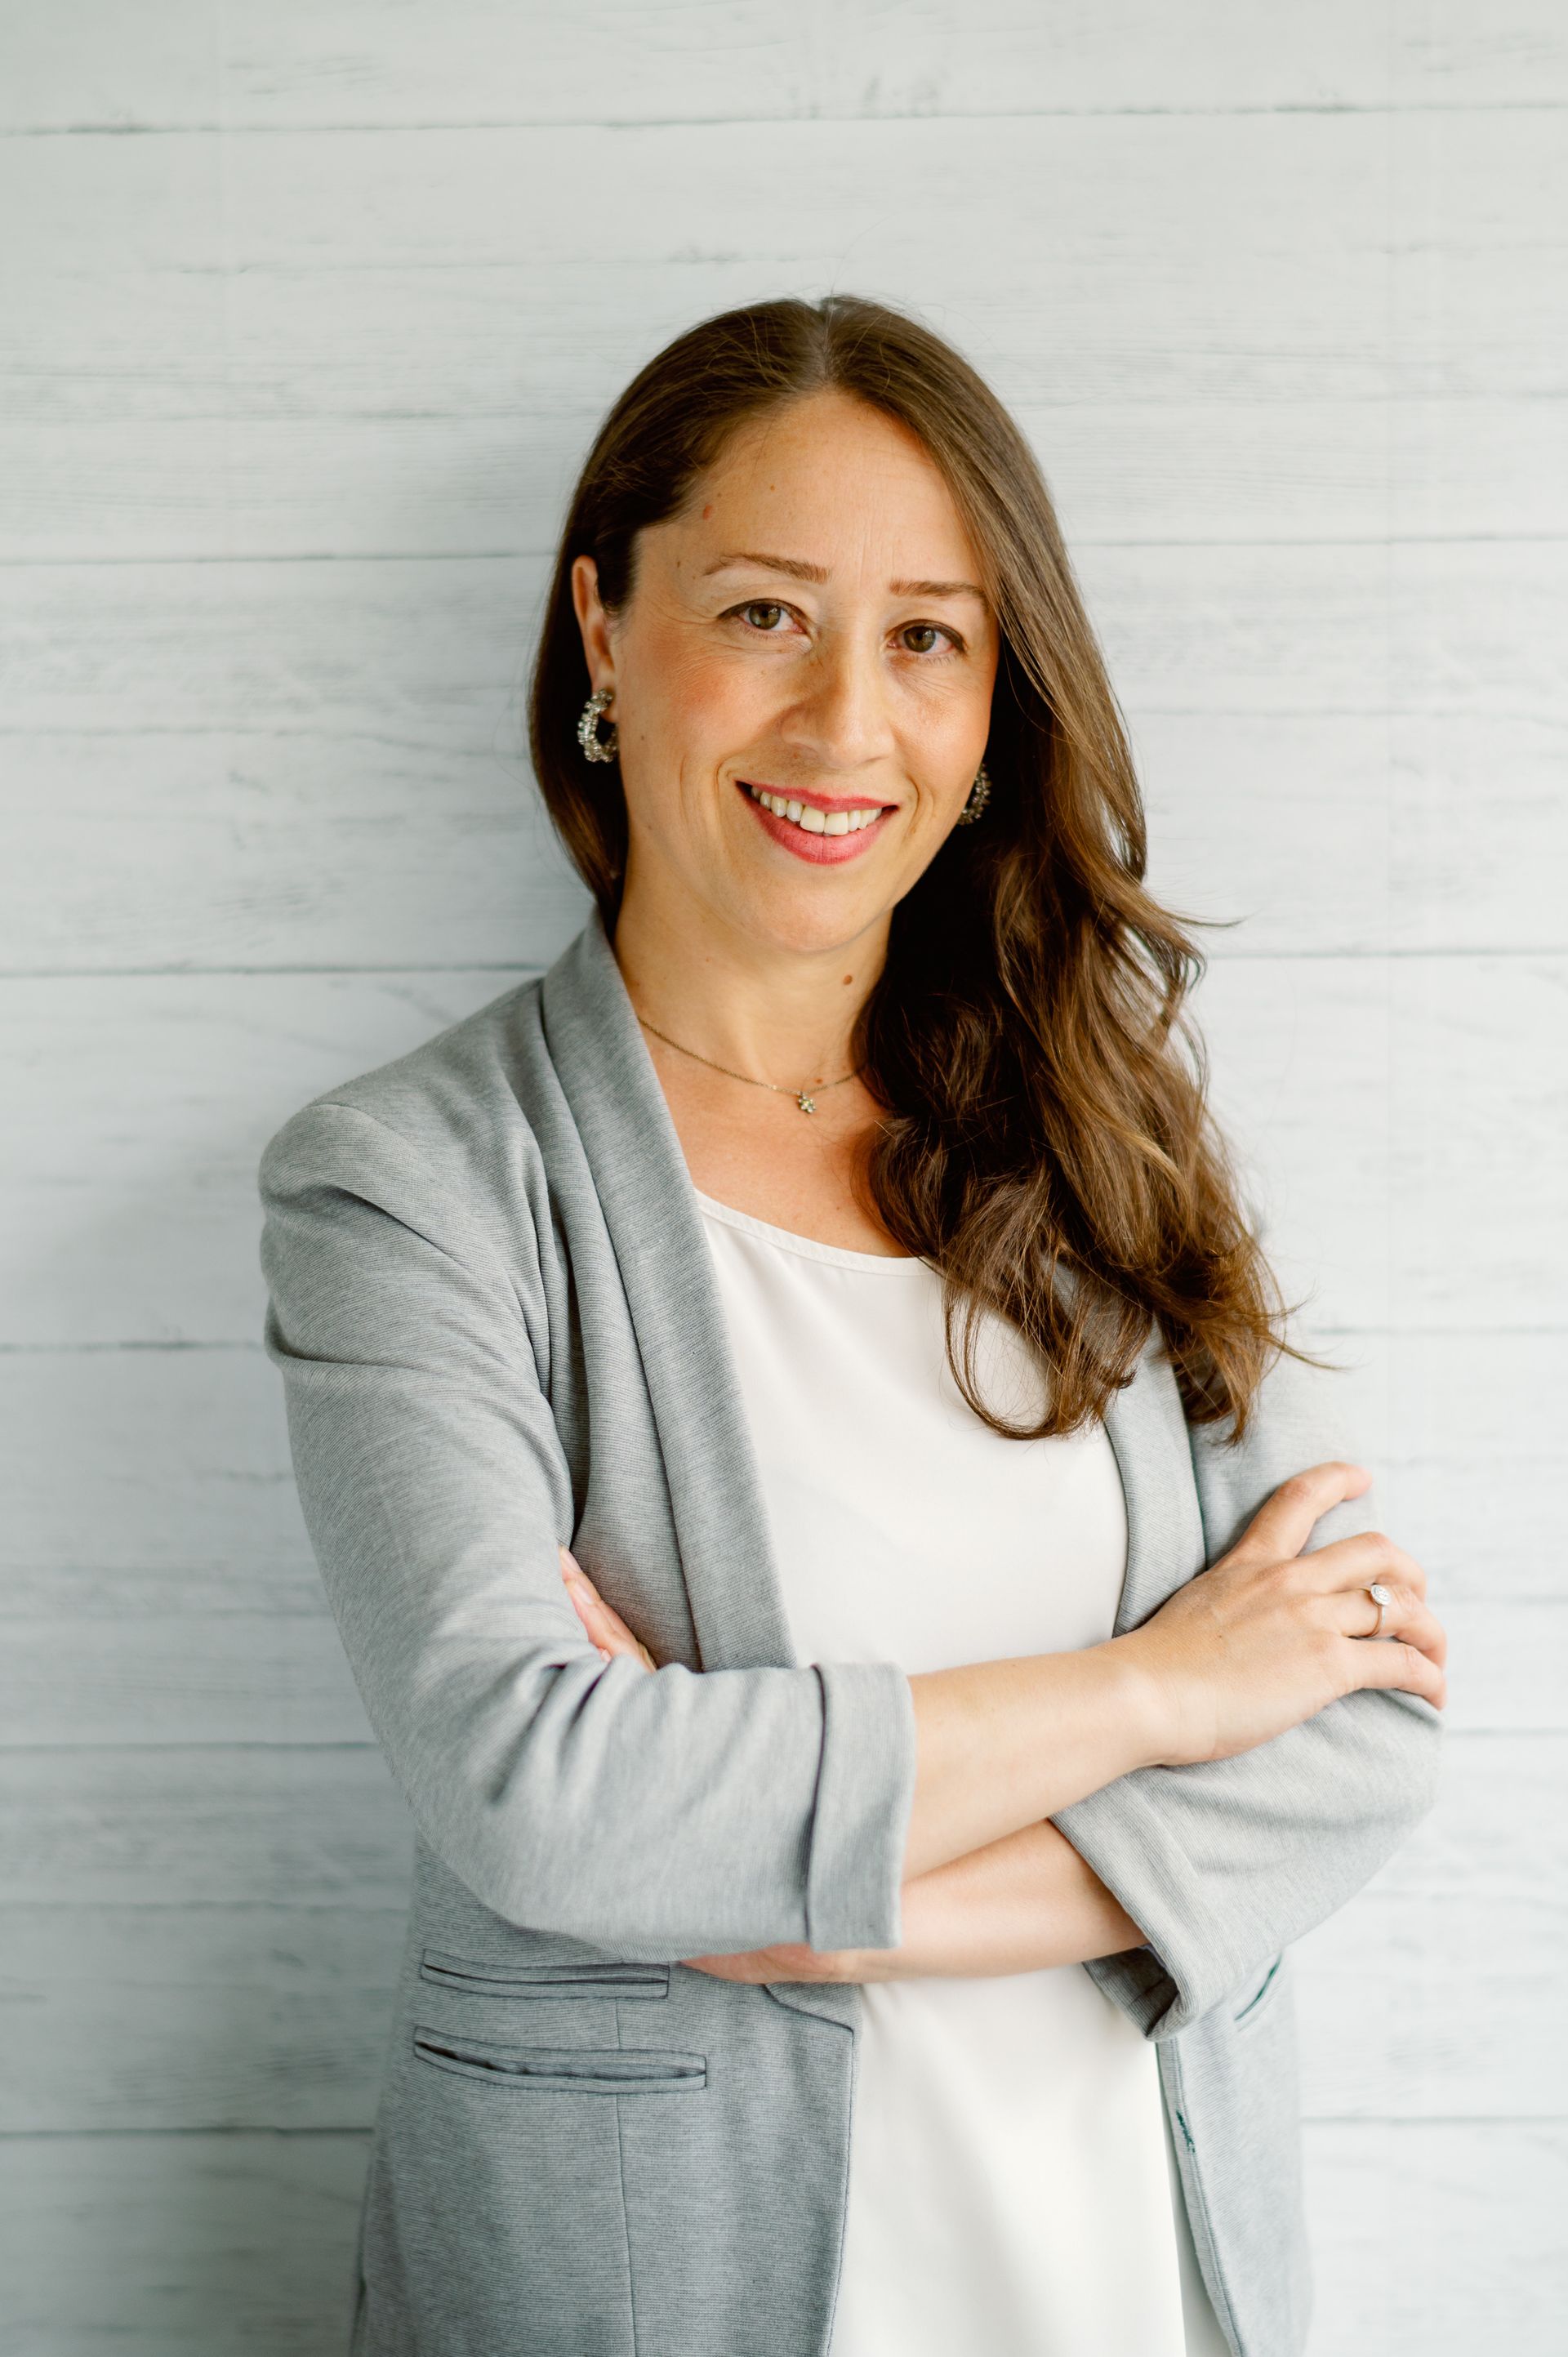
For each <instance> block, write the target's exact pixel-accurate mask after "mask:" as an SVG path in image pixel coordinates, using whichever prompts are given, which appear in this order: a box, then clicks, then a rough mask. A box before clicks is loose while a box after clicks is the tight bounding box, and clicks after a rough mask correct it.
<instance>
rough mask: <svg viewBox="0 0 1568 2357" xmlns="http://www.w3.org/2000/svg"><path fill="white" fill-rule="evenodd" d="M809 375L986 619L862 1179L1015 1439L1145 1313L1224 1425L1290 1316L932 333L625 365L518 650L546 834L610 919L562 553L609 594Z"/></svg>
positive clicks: (1078, 709) (1071, 660) (1115, 774)
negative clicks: (1031, 1384)
mask: <svg viewBox="0 0 1568 2357" xmlns="http://www.w3.org/2000/svg"><path fill="white" fill-rule="evenodd" d="M829 389H832V390H834V391H837V392H841V393H847V394H850V395H853V396H854V398H856V399H858V400H860V401H864V402H865V403H867V404H870V406H871V407H873V408H875V409H877V410H880V411H882V412H883V413H885V414H886V415H887V416H889V417H891V418H894V419H896V420H897V422H898V423H899V424H900V425H904V426H906V427H908V429H909V430H910V431H911V432H912V433H913V434H915V435H916V436H918V439H919V441H920V442H921V443H922V444H923V445H924V447H925V448H926V450H927V452H928V453H929V457H931V459H932V461H933V462H934V464H935V465H936V466H937V468H939V469H940V472H941V474H942V476H943V477H944V479H945V480H946V482H947V485H948V488H949V490H950V493H951V496H952V498H953V500H954V502H955V504H956V506H957V508H958V511H959V512H960V514H961V517H962V519H963V521H964V522H965V524H966V526H967V527H968V530H969V533H970V536H971V538H972V542H973V544H974V546H975V548H976V550H977V552H978V554H979V556H980V560H981V564H982V566H983V584H984V587H985V589H986V593H987V595H988V596H989V597H990V598H991V600H992V603H993V608H994V610H995V613H996V616H997V619H998V623H999V626H1000V633H1001V639H1002V652H1001V660H1000V662H999V665H998V671H997V677H996V684H995V689H994V693H993V700H992V714H991V732H990V737H989V739H988V742H987V746H986V754H985V759H986V766H987V769H988V770H989V772H990V775H991V778H992V780H993V793H992V797H991V802H990V806H989V808H988V809H987V812H986V814H985V818H984V821H983V823H982V824H980V825H978V826H975V827H973V828H964V829H961V830H960V831H959V832H958V833H957V834H952V835H950V837H949V838H948V840H947V842H946V843H945V844H944V845H942V847H941V849H940V851H939V852H938V854H937V856H936V857H935V858H934V859H933V860H932V861H931V863H930V865H929V867H928V868H927V869H926V871H925V873H924V874H923V875H922V876H921V877H919V879H918V882H917V883H916V884H915V885H914V887H913V888H912V889H911V890H910V891H909V892H908V894H906V896H905V898H904V899H902V900H901V901H900V902H899V904H898V905H897V908H896V909H895V910H894V912H893V918H892V924H891V931H890V938H889V942H888V951H887V960H886V968H885V970H884V972H883V974H882V975H881V977H880V979H879V981H878V982H877V984H876V985H875V988H874V989H873V991H872V992H871V994H870V996H869V997H868V999H867V1002H866V1005H865V1008H864V1010H863V1013H862V1016H861V1020H860V1025H859V1028H858V1031H857V1034H856V1039H855V1042H854V1049H855V1055H856V1060H857V1061H858V1060H864V1063H865V1075H864V1077H865V1082H866V1085H867V1087H868V1088H869V1090H870V1091H871V1092H872V1094H873V1096H874V1097H875V1100H876V1102H877V1103H878V1104H879V1105H880V1106H881V1107H882V1109H883V1116H884V1117H883V1120H882V1122H881V1124H880V1126H879V1130H878V1132H877V1134H876V1135H875V1138H874V1140H873V1142H872V1145H871V1146H870V1149H869V1153H868V1156H867V1157H866V1162H865V1169H864V1171H863V1173H862V1186H863V1189H864V1190H865V1194H866V1197H867V1199H868V1200H869V1202H870V1203H871V1204H872V1205H874V1206H875V1211H876V1212H877V1213H878V1214H879V1216H880V1218H881V1220H882V1222H883V1223H884V1224H885V1226H886V1229H887V1232H888V1233H889V1234H890V1235H892V1236H893V1237H894V1238H895V1239H896V1241H897V1243H900V1244H902V1245H903V1246H904V1247H905V1249H906V1250H907V1251H908V1252H910V1253H912V1254H918V1255H919V1256H920V1257H921V1258H923V1259H925V1260H927V1261H929V1262H930V1263H931V1264H932V1265H933V1266H934V1267H936V1268H937V1269H938V1270H939V1271H940V1275H941V1277H942V1280H943V1292H944V1300H945V1307H946V1322H947V1348H948V1355H949V1359H950V1363H951V1366H952V1371H953V1374H954V1378H955V1380H956V1382H957V1383H958V1385H959V1388H960V1390H961V1393H962V1394H963V1396H964V1398H965V1399H966V1400H967V1401H968V1403H969V1405H970V1406H971V1407H972V1409H973V1410H974V1411H975V1413H976V1414H977V1415H981V1416H983V1418H984V1420H985V1421H986V1422H987V1423H988V1424H990V1425H991V1426H993V1428H994V1429H995V1430H997V1431H999V1432H1004V1433H1006V1434H1008V1435H1009V1436H1011V1437H1017V1438H1020V1439H1022V1438H1033V1437H1045V1436H1047V1435H1050V1434H1056V1433H1064V1432H1069V1431H1071V1430H1073V1429H1075V1428H1076V1427H1077V1426H1079V1425H1080V1424H1082V1423H1083V1422H1084V1421H1085V1420H1086V1419H1089V1418H1091V1417H1093V1418H1098V1417H1101V1416H1102V1415H1104V1412H1105V1409H1106V1406H1107V1405H1108V1403H1109V1401H1110V1398H1111V1395H1112V1393H1113V1392H1114V1391H1116V1390H1118V1389H1119V1388H1121V1387H1122V1385H1123V1384H1125V1383H1128V1382H1130V1381H1131V1380H1132V1375H1133V1368H1134V1365H1135V1363H1136V1361H1137V1359H1138V1357H1139V1355H1140V1353H1141V1352H1142V1351H1143V1349H1144V1345H1145V1343H1146V1342H1147V1340H1148V1338H1149V1335H1150V1332H1151V1329H1153V1328H1154V1327H1155V1326H1156V1325H1157V1327H1158V1329H1159V1330H1160V1334H1161V1338H1162V1344H1163V1348H1164V1350H1165V1352H1166V1354H1167V1355H1168V1357H1169V1359H1170V1361H1171V1362H1172V1364H1173V1366H1174V1368H1175V1371H1176V1379H1177V1382H1178V1383H1179V1386H1180V1390H1181V1394H1182V1400H1183V1404H1184V1407H1185V1409H1186V1412H1187V1418H1188V1420H1189V1421H1190V1422H1193V1423H1215V1422H1218V1421H1219V1420H1220V1419H1221V1418H1224V1417H1226V1416H1230V1418H1232V1419H1233V1428H1232V1431H1231V1432H1230V1435H1229V1436H1228V1437H1230V1438H1231V1439H1234V1440H1240V1437H1242V1434H1243V1433H1244V1432H1245V1429H1246V1426H1247V1421H1248V1415H1249V1411H1250V1408H1251V1402H1252V1399H1253V1396H1254V1394H1256V1391H1257V1389H1258V1386H1259V1384H1260V1383H1261V1382H1262V1378H1263V1376H1264V1375H1265V1374H1266V1373H1267V1372H1268V1369H1269V1367H1270V1365H1271V1364H1272V1363H1273V1359H1274V1357H1275V1355H1276V1354H1277V1353H1279V1352H1281V1351H1283V1352H1288V1354H1289V1355H1290V1356H1291V1357H1293V1358H1297V1359H1301V1360H1303V1361H1308V1362H1309V1363H1314V1364H1322V1363H1324V1362H1323V1361H1313V1360H1310V1359H1309V1354H1308V1353H1307V1352H1305V1351H1301V1350H1298V1349H1297V1348H1296V1347H1295V1346H1294V1344H1293V1343H1291V1342H1290V1341H1288V1340H1286V1338H1285V1320H1286V1318H1288V1317H1289V1316H1290V1315H1291V1314H1293V1312H1292V1311H1291V1310H1290V1309H1287V1308H1286V1307H1285V1305H1284V1304H1283V1300H1282V1297H1281V1295H1280V1292H1279V1287H1278V1285H1277V1282H1276V1280H1275V1278H1274V1276H1273V1271H1272V1270H1271V1268H1270V1267H1269V1265H1268V1263H1267V1261H1266V1260H1265V1259H1264V1256H1263V1254H1262V1246H1261V1244H1260V1242H1259V1240H1258V1238H1257V1236H1256V1235H1255V1234H1254V1233H1253V1232H1252V1231H1251V1227H1250V1226H1249V1223H1248V1221H1247V1218H1246V1216H1245V1213H1244V1210H1243V1207H1242V1202H1241V1197H1240V1187H1239V1184H1238V1180H1237V1176H1236V1173H1235V1170H1234V1168H1233V1166H1232V1164H1231V1161H1230V1155H1229V1152H1228V1150H1227V1147H1226V1145H1225V1143H1224V1141H1223V1139H1222V1138H1221V1136H1220V1135H1219V1132H1218V1130H1217V1128H1216V1126H1215V1125H1214V1122H1213V1120H1212V1117H1211V1115H1210V1114H1209V1111H1208V1062H1207V1056H1206V1051H1205V1049H1204V1045H1203V1041H1202V1039H1201V1036H1200V1034H1199V1033H1198V1031H1197V1028H1196V1026H1195V1024H1194V1022H1193V1020H1192V1017H1191V1015H1190V1013H1189V1011H1188V1010H1187V999H1188V996H1189V995H1190V993H1191V992H1192V990H1193V988H1194V987H1195V985H1197V982H1198V981H1199V980H1200V979H1201V976H1202V974H1203V972H1204V970H1205V964H1206V961H1205V959H1204V956H1203V953H1202V952H1201V951H1200V950H1199V949H1198V948H1197V946H1196V944H1195V943H1194V942H1193V941H1192V940H1191V938H1190V937H1189V934H1188V933H1187V931H1186V930H1184V927H1185V926H1186V925H1188V924H1191V923H1194V922H1197V921H1200V920H1193V919H1178V918H1177V917H1176V916H1175V915H1173V914H1172V913H1171V912H1170V911H1169V910H1168V909H1164V908H1162V907H1161V906H1160V905H1159V904H1158V903H1157V902H1156V901H1155V899H1153V898H1152V896H1151V895H1150V893H1149V892H1148V890H1147V889H1146V888H1145V886H1144V874H1145V869H1146V864H1147V840H1146V830H1145V825H1144V810H1143V802H1142V798H1141V796H1140V794H1139V791H1138V783H1137V779H1136V776H1135V774H1134V770H1133V759H1132V754H1131V750H1130V748H1129V746H1128V742H1127V734H1126V729H1125V726H1124V725H1123V722H1122V715H1121V712H1120V710H1119V708H1118V705H1117V702H1116V698H1115V695H1114V694H1113V693H1112V687H1111V683H1110V680H1109V678H1108V676H1107V673H1106V668H1105V662H1104V659H1103V657H1102V655H1101V651H1100V648H1099V646H1098V644H1097V642H1096V640H1095V636H1094V632H1093V630H1092V629H1091V627H1090V621H1089V619H1088V616H1087V614H1086V612H1085V610H1084V606H1083V601H1082V598H1081V597H1080V595H1079V588H1078V585H1077V583H1076V581H1075V579H1074V576H1073V572H1072V567H1071V565H1070V564H1069V559H1068V555H1067V551H1066V549H1065V547H1064V545H1063V542H1062V537H1061V533H1060V530H1059V528H1058V523H1057V519H1056V514H1055V511H1054V510H1053V508H1052V505H1051V500H1050V495H1049V493H1048V491H1047V489H1046V485H1045V481H1044V479H1043V477H1042V476H1041V473H1040V470H1039V468H1038V466H1037V464H1036V459H1035V457H1034V454H1033V452H1032V451H1031V449H1030V447H1029V446H1028V444H1027V442H1026V440H1025V438H1024V436H1023V434H1022V433H1021V431H1020V430H1019V428H1018V426H1017V425H1015V423H1014V421H1013V419H1012V418H1011V417H1010V416H1009V414H1008V413H1007V411H1006V410H1005V409H1004V406H1003V404H1001V402H999V401H998V399H997V398H996V396H995V394H994V393H992V391H991V390H990V388H989V386H987V385H986V384H985V383H984V382H983V380H982V378H981V377H980V376H979V375H977V374H976V372H975V371H974V370H973V369H972V368H971V367H970V365H969V363H968V362H967V361H964V360H963V359H962V358H961V355H960V354H959V353H958V352H956V351H955V350H953V349H952V347H951V346H950V345H949V344H947V343H945V342H944V341H943V340H942V339H941V338H940V337H939V336H937V335H935V334H933V333H932V332H931V330H930V329H929V328H925V327H923V326H922V325H920V324H919V323H918V321H917V320H914V319H912V318H910V317H907V316H906V315H905V314H903V313H901V312H899V311H897V310H895V309H893V308H891V307H889V306H887V305H885V304H881V303H875V302H870V301H867V300H865V299H864V298H862V297H859V296H849V295H833V296H828V297H827V298H826V299H825V300H824V301H822V302H819V303H807V302H803V301H798V300H793V299H786V300H779V301H774V302H766V303H756V304H751V305H748V306H746V307H745V308H743V309H739V310H734V311H726V312H724V313H723V314H721V315H720V316H719V317H714V318H711V319H706V320H703V322H702V323H701V324H700V325H698V326H697V327H694V328H690V329H688V330H687V332H686V333H685V334H684V335H682V336H679V337H677V338H676V339H675V340H674V342H672V343H671V344H669V345H667V346H666V347H665V349H664V350H662V351H661V352H660V353H658V354H657V355H656V356H655V358H654V359H652V360H651V361H649V363H648V364H647V366H646V367H645V368H644V369H642V370H641V371H640V372H639V374H638V375H637V376H636V377H635V378H634V379H633V381H632V382H631V383H630V384H629V385H628V387H627V389H626V391H625V392H624V393H622V394H621V396H620V398H619V400H618V402H617V403H616V404H615V405H614V407H613V408H612V409H611V411H610V412H609V414H608V415H607V418H606V419H605V422H604V424H603V425H602V426H601V428H600V430H599V433H598V436H597V438H596V441H595V443H594V446H593V447H592V449H591V450H590V452H589V454H588V457H587V460H586V462H585V466H584V468H583V470H582V474H581V476H580V478H579V479H578V482H577V486H576V489H575V491H574V493H573V496H572V501H571V506H570V509H569V511H568V513H567V517H566V522H565V526H564V531H563V533H562V536H561V544H560V548H559V552H558V554H557V557H556V562H555V571H554V577H553V582H552V584H551V588H550V593H549V599H548V604H547V607H546V610H545V615H544V622H543V629H542V637H541V640H540V645H539V651H538V655H537V658H536V661H535V664H534V670H533V678H532V694H531V700H530V716H529V717H530V742H531V748H532V757H533V766H534V773H535V775H536V777H537V779H538V781H539V785H540V788H541V791H542V794H543V797H544V801H545V803H546V806H547V808H548V810H549V812H550V815H551V818H552V820H553V823H554V825H555V828H556V830H557V832H558V834H560V836H561V839H562V841H563V843H564V845H565V848H566V850H567V853H568V854H569V856H570V857H571V858H572V860H573V862H574V864H575V866H576V868H577V870H578V872H579V873H580V875H581V876H582V877H583V878H584V880H585V883H586V884H587V885H588V887H589V888H590V890H591V891H592V892H593V893H594V895H595V898H596V900H597V901H598V904H599V907H600V909H601V910H602V911H603V913H604V917H605V921H606V924H607V926H608V927H609V928H610V929H611V930H612V931H613V928H614V924H615V919H616V912H617V909H618V904H619V898H620V889H621V881H622V877H623V873H624V868H625V863H626V856H627V816H626V805H625V801H624V798H623V796H622V793H621V791H620V785H619V778H618V771H617V770H615V769H614V768H613V767H607V766H597V767H593V768H590V767H589V766H588V765H587V764H586V763H585V762H584V760H583V759H582V756H581V753H580V751H579V749H578V746H577V742H576V725H577V717H578V714H579V712H580V711H581V708H582V705H583V704H584V701H585V698H586V696H587V694H588V692H589V685H590V683H589V679H588V673H587V666H586V663H585V659H584V654H583V647H582V640H581V636H580V633H579V631H578V629H577V623H576V619H575V613H574V610H573V604H572V578H571V576H572V565H573V561H574V559H575V557H577V556H579V555H588V556H591V557H593V559H594V560H595V562H596V565H597V567H598V580H599V593H600V597H601V598H602V599H603V601H604V603H605V605H606V607H607V608H608V609H609V610H611V611H612V612H613V611H615V610H617V609H618V608H621V607H622V606H624V604H625V603H626V601H627V599H628V597H630V596H631V594H632V590H633V585H634V578H635V565H636V551H637V535H638V533H639V532H641V531H642V530H644V529H645V528H646V527H647V526H649V525H651V524H656V523H659V522H662V521H663V520H664V519H665V518H666V517H668V516H670V515H671V514H673V513H674V512H675V511H677V510H678V509H679V508H680V507H681V506H682V503H683V502H684V500H686V499H687V498H688V496H689V495H690V494H691V493H692V491H693V486H694V485H695V483H696V480H697V479H698V477H699V476H700V475H701V474H702V473H703V470H704V468H707V467H709V466H710V465H711V464H712V463H713V461H714V458H715V457H717V455H718V453H719V451H720V449H721V447H723V444H724V442H725V438H726V437H727V436H729V435H730V434H731V433H732V432H734V431H735V429H736V427H738V426H739V425H742V424H744V423H746V421H748V420H750V419H752V418H755V417H757V416H758V415H759V414H762V413H763V412H765V411H768V410H770V409H773V408H777V407H779V406H780V405H782V404H786V403H789V402H794V401H798V400H800V399H802V398H804V397H806V396H808V395H810V394H811V393H819V392H822V391H825V390H829ZM987 1309H990V1310H993V1311H996V1312H999V1313H1000V1315H1001V1316H1002V1317H1004V1318H1006V1319H1007V1320H1008V1322H1009V1323H1010V1324H1011V1325H1012V1326H1013V1327H1014V1328H1015V1329H1016V1330H1017V1332H1018V1333H1019V1334H1020V1335H1021V1336H1022V1337H1023V1340H1024V1341H1025V1343H1026V1346H1027V1347H1028V1349H1029V1351H1030V1352H1031V1353H1032V1355H1033V1357H1034V1358H1035V1360H1036V1363H1037V1364H1038V1365H1039V1366H1040V1367H1041V1369H1042V1371H1043V1372H1045V1373H1046V1374H1047V1378H1048V1382H1047V1404H1046V1405H1045V1406H1044V1408H1043V1412H1042V1414H1041V1415H1040V1416H1039V1418H1038V1419H1036V1420H1035V1421H1027V1420H1012V1421H1010V1420H1007V1419H1004V1417H1003V1416H1001V1415H998V1414H997V1413H996V1412H995V1411H994V1410H993V1408H992V1407H991V1406H989V1405H987V1404H986V1402H985V1401H984V1400H983V1398H982V1397H981V1395H980V1391H979V1386H978V1382H977V1348H976V1346H977V1341H978V1336H979V1330H980V1318H981V1316H982V1313H983V1311H985V1310H987Z"/></svg>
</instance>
